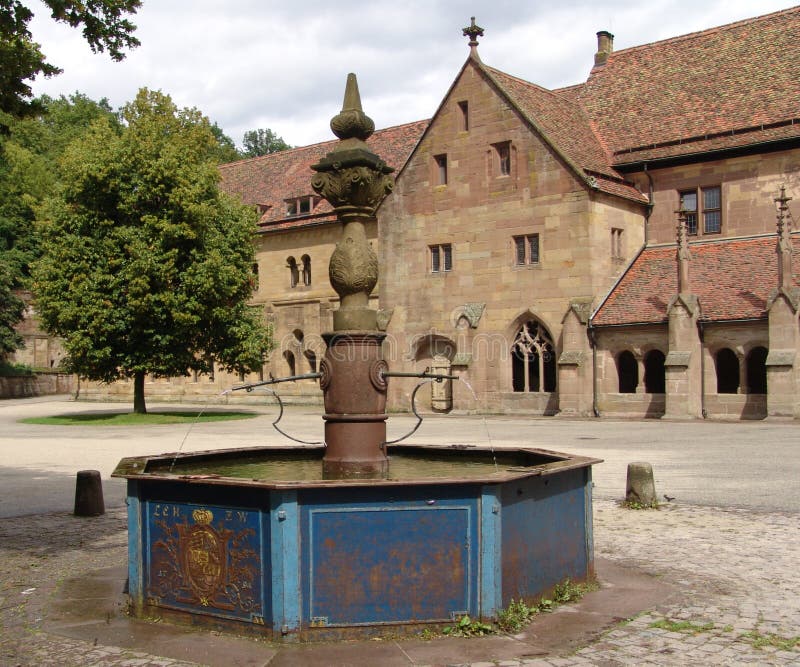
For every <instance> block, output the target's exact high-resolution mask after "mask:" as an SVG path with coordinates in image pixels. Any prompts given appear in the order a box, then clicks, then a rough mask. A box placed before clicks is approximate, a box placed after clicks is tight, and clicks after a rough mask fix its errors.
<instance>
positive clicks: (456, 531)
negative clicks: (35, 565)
mask: <svg viewBox="0 0 800 667" xmlns="http://www.w3.org/2000/svg"><path fill="white" fill-rule="evenodd" d="M331 128H332V129H333V131H334V133H335V134H336V136H337V137H339V139H340V141H339V143H338V144H337V146H336V148H335V150H334V151H332V152H331V153H329V154H328V155H327V156H326V157H325V158H324V159H322V160H321V161H320V163H319V164H317V165H314V166H313V169H314V170H315V171H316V172H317V173H316V175H315V176H314V178H313V181H312V186H313V188H314V190H315V191H316V192H318V193H319V194H320V195H321V196H322V197H324V198H325V199H327V200H328V201H329V202H331V204H332V205H333V206H334V209H335V211H336V214H337V217H338V219H339V221H340V223H341V225H342V238H341V241H340V242H339V243H338V244H337V247H336V250H335V251H334V253H333V255H332V257H331V261H330V269H329V272H330V279H331V284H332V286H333V288H334V289H335V290H336V292H337V293H338V295H339V297H340V307H339V309H338V310H337V311H335V312H334V318H333V332H331V333H329V334H326V335H325V341H326V343H327V351H326V354H325V357H324V358H323V360H322V361H321V363H320V369H319V373H315V374H313V376H314V377H318V378H319V382H320V387H321V388H322V390H323V393H324V404H325V414H324V416H323V420H324V433H325V437H324V444H320V445H316V444H298V445H293V446H286V447H280V448H276V447H253V448H245V449H236V450H219V451H207V452H192V453H178V454H165V455H161V456H150V457H135V458H125V459H123V460H122V461H120V463H119V464H118V466H117V468H116V470H115V471H114V473H113V476H114V477H123V478H126V479H127V480H128V491H127V496H128V540H129V556H128V560H129V568H128V569H129V572H128V574H129V583H128V593H129V596H130V609H131V613H132V614H133V615H134V616H137V617H142V618H153V617H154V616H161V617H168V618H173V619H178V620H180V619H182V620H189V621H190V622H195V623H201V624H203V625H206V626H211V627H218V628H220V627H221V628H224V629H228V630H233V631H239V632H242V631H252V632H255V633H257V634H260V635H261V636H264V637H266V638H269V639H274V640H280V639H283V640H287V641H292V640H295V641H296V640H315V639H329V638H338V637H349V636H362V635H368V634H375V633H381V632H385V631H387V630H391V631H392V632H397V631H401V630H415V629H417V628H419V627H420V626H428V625H434V626H435V625H438V624H446V623H452V621H453V620H454V619H456V618H458V617H460V616H462V615H464V614H469V615H470V616H471V617H473V618H483V619H491V618H493V617H495V616H496V614H497V612H498V611H499V610H501V609H502V608H503V607H504V606H506V605H507V604H508V603H509V602H510V600H511V599H515V600H519V599H527V600H533V599H535V598H537V597H539V596H541V595H544V594H546V593H547V592H548V591H549V590H551V589H552V588H553V586H555V585H556V584H558V583H559V582H561V581H563V580H564V579H566V578H569V579H571V580H573V581H581V580H585V579H587V578H589V577H591V576H592V575H593V552H592V505H591V466H592V465H593V464H594V463H598V462H599V461H598V460H596V459H589V458H586V457H579V456H571V455H568V454H562V453H558V452H552V451H547V450H541V449H536V448H518V449H514V450H509V449H503V450H500V451H494V450H493V449H492V448H479V447H473V446H469V447H467V446H464V445H450V446H433V445H402V444H392V443H389V442H387V440H386V420H387V415H386V410H385V408H386V388H387V383H388V382H389V381H390V378H392V377H396V378H398V379H397V380H396V381H402V380H400V379H399V378H400V377H407V376H411V375H413V376H414V377H420V378H422V379H423V381H426V382H428V381H442V380H443V379H445V377H447V378H450V377H451V376H441V375H436V374H432V373H428V372H425V373H421V374H409V373H393V372H391V371H390V370H389V367H388V364H387V362H386V361H385V360H384V359H383V357H382V350H381V347H382V346H381V343H382V341H383V338H384V337H385V334H384V333H382V332H380V331H379V330H378V326H377V318H376V312H375V311H374V310H371V309H370V308H369V305H368V299H369V294H370V292H371V291H372V289H373V288H374V287H375V284H376V282H377V279H378V261H377V257H376V256H375V253H374V252H373V250H372V248H371V247H370V245H369V243H368V242H367V239H366V235H365V231H364V223H365V221H368V220H372V219H374V215H375V209H376V207H377V205H378V204H379V203H380V201H381V199H382V198H383V197H384V196H385V195H386V194H387V193H389V192H390V191H391V189H392V185H393V181H392V179H391V177H390V176H389V173H390V172H391V171H392V169H391V168H390V167H388V166H387V165H386V164H385V163H383V162H382V161H381V160H380V158H379V157H378V156H376V155H375V154H373V153H372V152H370V150H369V148H368V147H367V144H366V143H365V140H366V139H367V138H368V137H369V136H370V134H371V133H372V131H373V130H374V125H373V123H372V121H371V120H370V119H369V118H368V117H367V116H366V115H365V114H364V112H363V111H362V109H361V101H360V97H359V93H358V86H357V83H356V79H355V75H353V74H350V75H349V76H348V80H347V88H346V92H345V97H344V104H343V109H342V112H341V113H340V114H338V115H337V116H335V117H334V118H333V120H332V121H331ZM287 379H292V378H278V379H271V380H268V381H265V382H261V383H254V384H249V385H243V386H242V387H236V388H235V389H247V390H252V389H254V388H255V387H257V386H259V385H270V384H275V383H278V382H281V381H285V380H287ZM417 388H419V386H418V387H417ZM415 392H416V390H415ZM412 409H414V407H413V399H412ZM414 412H415V414H416V410H415V409H414ZM412 432H413V431H412ZM395 442H396V441H395Z"/></svg>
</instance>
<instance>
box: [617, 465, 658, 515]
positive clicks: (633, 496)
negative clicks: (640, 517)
mask: <svg viewBox="0 0 800 667" xmlns="http://www.w3.org/2000/svg"><path fill="white" fill-rule="evenodd" d="M625 502H627V503H635V504H638V505H642V506H643V507H655V506H656V505H658V502H657V501H656V485H655V482H654V481H653V466H651V465H650V464H649V463H644V462H641V461H640V462H636V463H629V464H628V482H627V484H626V487H625Z"/></svg>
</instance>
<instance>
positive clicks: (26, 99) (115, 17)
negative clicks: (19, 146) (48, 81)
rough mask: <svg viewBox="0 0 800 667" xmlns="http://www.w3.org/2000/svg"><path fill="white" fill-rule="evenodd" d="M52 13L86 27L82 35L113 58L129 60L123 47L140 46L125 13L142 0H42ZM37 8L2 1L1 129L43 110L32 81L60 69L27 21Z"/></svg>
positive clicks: (92, 46) (128, 12) (0, 58)
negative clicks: (41, 47) (36, 38)
mask: <svg viewBox="0 0 800 667" xmlns="http://www.w3.org/2000/svg"><path fill="white" fill-rule="evenodd" d="M42 1H43V3H44V4H45V5H46V6H47V7H48V8H49V9H50V10H51V17H52V18H53V19H55V20H56V21H60V22H63V23H66V24H68V25H70V26H72V27H73V28H78V27H81V28H82V30H81V32H82V33H83V37H84V38H85V39H86V41H87V42H88V44H89V47H90V48H91V49H92V51H93V52H95V53H98V52H100V53H102V52H104V51H108V54H109V55H110V56H111V58H112V59H113V60H117V61H119V60H122V59H124V58H125V54H124V49H128V48H135V47H136V46H138V45H139V40H138V39H136V37H134V36H133V31H134V30H136V26H135V25H134V24H133V23H131V22H130V21H129V20H128V19H127V18H125V15H126V14H135V13H136V10H137V9H138V8H139V7H140V6H141V4H142V3H141V0H91V1H90V2H83V1H81V0H42ZM32 18H33V12H32V11H31V10H30V9H29V8H28V7H26V6H25V5H24V4H23V3H22V2H21V1H20V0H0V130H2V131H5V130H6V129H7V127H8V121H9V117H24V116H30V115H33V114H36V113H38V112H39V111H41V103H40V102H39V101H38V100H31V97H32V95H33V93H32V91H31V87H30V85H29V84H28V83H27V82H28V81H31V80H33V79H35V78H36V77H37V76H38V75H40V74H42V75H44V76H45V77H51V76H54V75H56V74H59V73H61V70H60V69H59V68H58V67H56V66H55V65H52V64H51V63H49V62H47V60H46V59H45V55H44V54H43V53H42V52H41V50H40V47H39V44H37V43H36V42H34V41H33V36H32V35H31V33H30V31H29V30H28V23H29V22H30V20H31V19H32Z"/></svg>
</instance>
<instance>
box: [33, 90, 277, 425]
mask: <svg viewBox="0 0 800 667" xmlns="http://www.w3.org/2000/svg"><path fill="white" fill-rule="evenodd" d="M122 116H123V121H124V125H120V124H118V123H114V122H111V121H110V120H109V119H108V118H101V119H99V120H98V121H96V122H95V123H94V124H93V125H92V128H91V130H90V131H89V132H88V133H87V134H86V135H85V136H84V137H83V138H82V139H80V140H78V141H76V142H74V143H73V144H71V145H70V146H69V147H68V148H67V150H66V151H65V153H64V156H63V160H62V166H63V172H62V184H61V188H60V191H59V193H58V195H57V196H55V197H53V198H52V199H50V200H49V201H48V203H47V206H46V207H45V208H44V209H43V215H42V218H43V222H42V224H41V225H40V231H41V234H42V248H43V257H42V259H41V260H40V261H39V262H37V264H36V266H35V269H34V278H35V291H36V296H37V306H38V313H39V316H40V319H41V322H42V325H43V326H44V327H45V328H46V329H47V331H49V332H50V333H51V334H53V335H57V336H60V337H62V338H63V339H64V346H65V349H66V351H67V354H68V358H67V368H68V369H69V370H71V371H73V372H76V373H78V374H80V375H82V376H85V377H87V378H89V379H93V380H101V381H107V382H108V381H113V380H116V379H119V378H134V379H136V380H137V382H136V392H135V399H134V400H135V406H136V409H137V410H138V409H140V408H139V406H141V410H142V411H143V410H144V397H143V393H140V392H141V391H143V378H144V375H145V374H148V373H149V374H153V375H154V376H156V377H165V376H171V375H180V374H185V373H187V372H188V371H189V370H197V371H201V372H208V371H209V370H210V369H211V364H212V362H214V361H216V362H217V363H218V364H219V365H221V366H222V367H223V368H225V369H227V370H231V371H234V372H249V371H251V370H254V369H256V368H258V367H260V365H261V363H262V359H263V356H264V354H265V353H266V352H267V351H268V350H269V349H270V346H271V340H270V335H269V331H268V330H267V328H266V327H265V326H264V324H263V322H262V319H261V315H260V314H259V313H258V312H257V311H256V310H255V309H252V308H250V307H248V306H247V300H248V299H249V297H250V295H251V292H252V284H253V279H254V276H253V275H252V265H253V259H254V256H253V245H252V235H253V233H254V232H255V223H256V220H255V213H254V212H253V211H252V209H251V208H250V207H246V206H243V205H242V204H240V203H238V202H236V201H235V200H233V199H232V198H230V197H228V196H226V195H224V194H223V193H221V192H220V191H219V189H218V187H217V181H218V172H217V168H216V150H217V147H218V144H217V141H216V138H215V136H214V133H213V132H212V130H211V127H210V124H209V122H208V120H207V119H206V118H204V117H203V116H202V115H201V114H200V112H198V111H197V110H195V109H183V110H178V109H177V108H176V106H175V105H174V104H173V102H172V100H171V99H170V98H169V96H167V95H164V94H163V93H160V92H152V91H148V90H146V89H143V90H141V91H139V94H138V95H137V97H136V99H135V100H134V101H133V102H131V103H129V104H128V105H126V106H125V107H124V109H123V111H122Z"/></svg>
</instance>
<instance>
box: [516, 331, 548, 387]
mask: <svg viewBox="0 0 800 667" xmlns="http://www.w3.org/2000/svg"><path fill="white" fill-rule="evenodd" d="M511 362H512V384H513V387H514V391H526V392H534V391H555V390H556V358H555V348H554V346H553V340H552V338H550V334H549V333H548V332H547V330H546V329H545V328H544V327H543V326H542V325H541V324H540V323H539V322H537V321H535V320H531V321H529V322H525V324H523V325H522V326H521V327H520V328H519V331H517V335H516V336H515V337H514V342H513V344H512V345H511Z"/></svg>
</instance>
